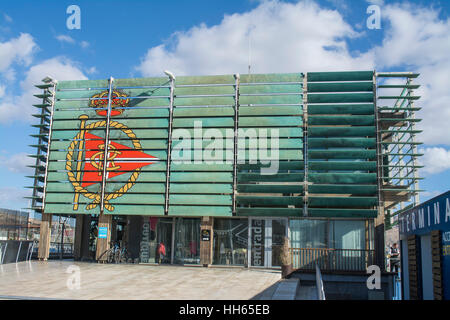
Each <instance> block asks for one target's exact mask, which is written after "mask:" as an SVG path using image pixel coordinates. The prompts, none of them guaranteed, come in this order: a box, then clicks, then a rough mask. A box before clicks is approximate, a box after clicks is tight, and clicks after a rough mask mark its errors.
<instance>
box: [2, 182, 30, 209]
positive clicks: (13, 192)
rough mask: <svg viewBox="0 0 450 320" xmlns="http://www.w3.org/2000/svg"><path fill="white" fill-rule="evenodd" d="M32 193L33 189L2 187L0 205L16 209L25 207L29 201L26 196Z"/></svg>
mask: <svg viewBox="0 0 450 320" xmlns="http://www.w3.org/2000/svg"><path fill="white" fill-rule="evenodd" d="M31 193H32V191H31V189H25V188H17V187H0V207H3V208H8V209H15V210H18V209H21V208H24V207H26V206H27V204H28V203H29V200H27V199H24V197H28V196H31Z"/></svg>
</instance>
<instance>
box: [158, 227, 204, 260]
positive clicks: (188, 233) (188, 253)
mask: <svg viewBox="0 0 450 320" xmlns="http://www.w3.org/2000/svg"><path fill="white" fill-rule="evenodd" d="M166 248H167V247H166ZM174 250H175V256H174V263H178V264H199V263H200V219H197V218H192V219H191V218H177V219H176V223H175V248H174Z"/></svg>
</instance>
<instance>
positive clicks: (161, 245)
mask: <svg viewBox="0 0 450 320" xmlns="http://www.w3.org/2000/svg"><path fill="white" fill-rule="evenodd" d="M158 256H159V263H160V264H161V263H162V261H163V260H164V257H165V256H166V247H165V246H164V243H163V242H162V241H161V242H160V243H159V245H158Z"/></svg>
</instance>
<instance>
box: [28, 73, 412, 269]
mask: <svg viewBox="0 0 450 320" xmlns="http://www.w3.org/2000/svg"><path fill="white" fill-rule="evenodd" d="M167 75H168V76H166V77H157V78H135V79H113V78H111V79H109V80H81V81H60V82H57V81H52V80H49V81H48V82H47V83H44V84H42V85H38V87H39V88H41V89H42V90H43V92H42V94H39V95H36V96H37V97H38V98H40V99H42V103H40V104H37V105H36V107H37V108H38V110H39V112H38V113H37V114H36V115H35V117H36V118H38V119H39V121H40V122H39V124H37V125H34V126H35V127H37V128H38V130H39V133H37V134H36V135H33V136H34V137H36V138H37V144H36V145H33V146H34V147H36V148H37V150H38V152H37V153H36V154H35V155H32V156H33V157H35V158H36V165H35V166H34V168H35V170H36V173H35V175H34V176H32V177H31V178H33V179H34V184H33V196H32V202H33V206H32V207H33V209H34V210H36V211H38V212H41V213H43V217H44V218H43V221H44V222H43V224H45V219H46V218H45V217H49V216H50V215H52V214H53V215H68V216H72V217H76V218H77V227H78V229H79V231H78V233H77V234H78V244H76V246H75V247H76V254H78V257H81V256H82V255H83V254H82V251H83V241H87V240H86V239H84V238H86V236H85V235H84V236H83V234H85V233H86V232H83V230H84V229H86V228H88V226H89V223H88V222H86V221H83V220H86V219H89V220H90V221H97V222H96V223H97V226H98V227H99V228H100V227H101V228H106V229H102V230H106V231H107V237H106V238H98V239H96V241H97V249H96V252H97V254H96V258H98V257H99V253H100V251H102V250H103V251H104V249H107V248H108V246H109V244H108V243H109V242H110V241H111V240H123V241H124V242H126V243H127V245H128V246H129V251H130V252H131V255H133V259H134V260H136V259H138V260H139V262H143V263H146V262H156V261H157V260H158V259H157V257H156V256H155V254H154V253H155V250H156V249H155V248H156V246H157V245H158V244H159V243H160V242H164V243H165V246H166V248H168V253H167V255H166V257H165V258H164V259H165V260H164V261H165V262H167V263H183V264H187V263H194V264H198V263H200V264H204V265H208V264H235V265H236V264H237V265H248V266H265V267H274V266H278V265H279V264H280V261H279V257H278V256H279V249H280V248H281V243H280V241H281V240H282V238H283V237H284V236H288V237H289V238H290V243H291V251H292V253H293V259H294V260H295V259H297V260H295V261H294V265H297V267H305V268H306V267H308V265H310V264H311V263H312V262H314V261H316V262H317V261H319V262H320V263H325V262H323V261H322V260H323V258H324V257H325V255H329V254H330V252H331V251H330V250H332V249H340V250H360V251H355V252H356V253H355V252H350V251H348V252H344V251H342V252H341V253H339V254H342V255H344V256H345V255H347V256H348V255H350V258H351V259H350V260H352V259H353V260H355V259H356V258H357V259H356V260H357V264H358V263H359V264H358V266H357V268H356V269H362V268H363V266H364V265H367V264H368V263H369V262H371V261H369V258H368V257H369V256H371V257H372V258H373V259H375V258H376V257H375V253H374V249H376V246H377V241H378V240H377V237H376V236H375V233H377V232H379V231H377V228H378V227H379V226H382V225H383V219H384V213H385V211H386V210H388V209H390V208H393V207H394V206H395V205H397V204H399V203H402V202H404V201H410V200H413V201H418V200H417V199H416V198H417V193H418V191H419V190H418V188H417V181H418V179H419V177H418V176H417V168H418V166H417V163H416V159H417V157H418V156H420V155H419V154H418V153H417V151H416V148H417V145H418V144H419V143H418V142H416V138H415V137H416V134H418V133H419V132H420V131H419V130H416V128H415V123H416V122H417V121H418V120H417V119H416V118H415V111H417V110H418V109H419V108H418V107H416V106H415V105H414V101H415V100H417V99H418V97H416V96H414V93H413V90H414V89H416V88H417V87H418V86H417V85H414V84H412V81H413V79H414V78H416V77H417V76H418V75H417V74H413V73H398V74H392V73H376V72H374V71H352V72H309V73H287V74H254V75H238V74H235V75H220V76H192V77H191V76H173V75H172V74H171V73H170V72H169V73H167ZM392 78H400V79H401V80H402V84H397V83H399V82H398V81H394V82H393V81H391V79H392ZM392 83H395V84H392ZM380 89H386V90H395V91H397V93H395V94H393V95H379V94H378V92H379V90H380ZM83 226H84V227H83ZM43 230H44V231H43ZM258 232H259V233H258ZM42 236H43V238H44V239H45V236H46V234H45V227H44V228H43V229H41V237H42ZM41 242H43V241H41ZM99 248H100V249H99ZM306 249H314V250H313V251H311V250H306ZM316 249H317V250H316ZM319 249H323V250H322V251H320V250H319ZM77 250H78V251H77ZM86 250H87V249H86ZM146 250H147V251H146ZM380 250H384V248H383V249H381V248H380ZM146 252H147V253H146ZM311 252H312V253H313V254H314V255H315V256H314V257H313V256H311V257H309V258H305V257H303V258H302V256H303V255H305V254H310V253H311ZM333 254H334V255H336V252H335V251H333ZM40 257H41V258H44V259H45V257H46V254H45V245H44V244H42V249H41V252H40ZM327 257H328V256H327ZM372 258H371V259H372ZM321 259H322V260H321ZM333 259H334V260H336V257H333ZM358 259H359V260H358ZM326 260H327V261H326V263H327V264H328V263H329V259H328V258H327V259H326ZM372 262H373V261H372ZM370 264H371V263H370ZM333 266H334V267H333V268H344V266H341V265H339V264H338V265H336V264H334V265H333Z"/></svg>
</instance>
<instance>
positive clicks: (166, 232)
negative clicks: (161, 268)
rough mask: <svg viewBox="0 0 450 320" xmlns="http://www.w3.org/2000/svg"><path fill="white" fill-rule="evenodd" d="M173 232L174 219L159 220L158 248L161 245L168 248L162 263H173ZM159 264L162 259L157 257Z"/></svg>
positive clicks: (157, 230)
mask: <svg viewBox="0 0 450 320" xmlns="http://www.w3.org/2000/svg"><path fill="white" fill-rule="evenodd" d="M172 232H173V219H171V218H161V219H158V226H157V228H156V239H157V242H156V247H158V245H159V244H160V243H163V244H164V246H165V248H166V255H165V256H164V257H161V263H168V264H170V263H172ZM157 259H158V260H157V262H158V261H159V259H160V257H158V256H157Z"/></svg>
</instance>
